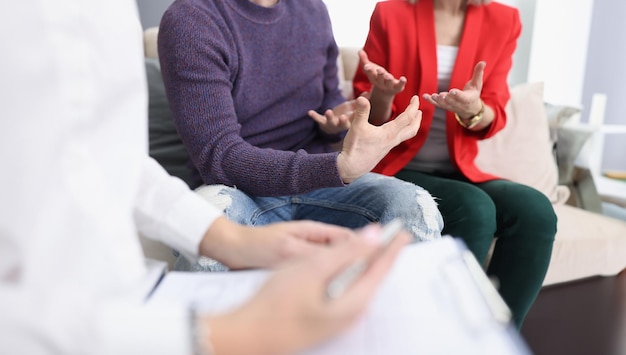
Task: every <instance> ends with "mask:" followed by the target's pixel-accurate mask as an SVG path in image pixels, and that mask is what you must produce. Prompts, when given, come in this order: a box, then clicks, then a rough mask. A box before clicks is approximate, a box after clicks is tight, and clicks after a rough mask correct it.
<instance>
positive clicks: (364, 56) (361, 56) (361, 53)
mask: <svg viewBox="0 0 626 355" xmlns="http://www.w3.org/2000/svg"><path fill="white" fill-rule="evenodd" d="M358 54H359V60H360V61H361V65H362V66H363V65H365V64H368V63H370V59H369V57H368V56H367V53H365V50H363V49H359V52H358Z"/></svg>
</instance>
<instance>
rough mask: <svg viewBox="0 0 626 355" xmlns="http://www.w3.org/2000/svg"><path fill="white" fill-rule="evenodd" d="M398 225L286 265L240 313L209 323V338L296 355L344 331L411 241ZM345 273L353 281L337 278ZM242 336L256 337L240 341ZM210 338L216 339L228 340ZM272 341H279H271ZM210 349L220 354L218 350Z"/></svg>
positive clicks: (370, 230) (372, 228)
mask: <svg viewBox="0 0 626 355" xmlns="http://www.w3.org/2000/svg"><path fill="white" fill-rule="evenodd" d="M398 223H399V222H394V224H392V225H390V227H387V230H388V231H389V229H390V228H391V227H393V228H392V229H393V230H395V233H383V228H382V227H381V226H380V225H379V224H372V225H368V226H366V227H365V228H363V229H362V230H360V231H358V232H357V237H356V238H350V239H349V240H347V241H344V242H341V243H337V244H336V245H332V246H330V247H329V248H326V249H323V250H320V251H319V252H318V253H315V254H314V255H311V256H309V257H306V258H303V259H300V260H295V261H293V262H290V263H288V264H286V265H285V266H283V267H281V268H280V269H278V270H277V271H276V272H275V273H274V274H273V276H272V277H270V279H269V280H268V281H267V282H266V284H265V285H264V286H263V287H262V288H261V289H260V290H259V293H258V294H257V295H256V297H254V298H253V299H252V300H251V301H249V302H248V303H246V304H245V305H244V306H243V307H241V308H239V309H238V310H237V311H234V313H229V314H226V315H224V316H223V317H221V316H217V317H212V318H211V319H209V326H210V328H211V329H212V332H213V333H215V332H220V333H222V332H224V333H228V332H229V330H228V329H230V330H231V331H232V334H231V335H233V336H237V337H239V338H240V339H247V336H251V337H253V338H257V337H258V338H259V339H265V341H264V343H265V345H266V346H265V347H264V348H263V349H256V350H257V351H258V352H255V353H256V354H259V355H261V354H291V353H295V352H297V351H300V350H302V349H305V348H307V347H309V346H311V345H313V344H316V343H318V342H320V341H322V340H324V339H327V338H330V337H331V336H333V335H336V334H337V333H338V332H340V331H342V330H345V329H346V328H347V327H348V326H349V325H350V324H352V323H353V322H354V321H355V320H356V319H357V318H358V317H359V316H360V315H361V314H362V313H363V312H364V311H365V309H366V308H367V306H368V304H369V301H370V300H371V298H372V296H373V294H374V292H375V291H376V289H377V287H378V285H379V284H380V282H381V281H382V279H383V278H384V277H385V275H386V274H387V273H388V271H389V269H390V268H391V266H392V265H393V262H394V260H395V259H396V257H397V255H398V253H399V252H400V250H401V249H402V248H403V247H404V246H405V245H406V244H408V243H409V242H410V240H411V236H410V234H409V233H408V232H406V231H401V228H399V226H398ZM401 225H402V224H401V223H400V226H401ZM383 234H387V235H389V234H393V235H395V237H394V238H386V239H388V240H391V241H390V242H386V241H383V240H381V237H382V236H383ZM387 243H388V244H387ZM356 264H363V266H361V267H359V271H358V272H356V273H355V272H354V271H346V270H354V268H355V266H354V265H356ZM348 273H349V274H351V275H352V276H350V277H347V276H341V275H346V274H348ZM333 280H334V281H333ZM331 285H341V286H331ZM329 286H330V288H331V289H332V288H334V287H337V290H338V291H331V294H332V296H330V295H329V292H328V289H329ZM329 296H330V297H329ZM268 305H273V306H271V307H268ZM234 320H235V321H234ZM259 323H260V324H259ZM259 325H263V326H262V327H261V326H259ZM259 329H262V331H261V332H259ZM246 330H250V332H252V330H254V333H255V334H245V336H244V335H242V332H246ZM261 333H262V334H261ZM276 334H280V335H281V336H280V337H277V336H276ZM214 335H216V337H215V338H214V339H220V338H221V336H228V334H221V336H217V334H214ZM275 338H280V339H281V341H280V342H278V341H273V340H272V339H274V340H275ZM214 345H215V348H216V352H218V353H219V351H218V348H219V344H214Z"/></svg>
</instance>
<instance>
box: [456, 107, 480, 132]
mask: <svg viewBox="0 0 626 355" xmlns="http://www.w3.org/2000/svg"><path fill="white" fill-rule="evenodd" d="M484 113H485V103H484V102H483V100H480V111H478V113H477V114H475V115H474V116H472V117H471V118H470V119H469V121H467V122H465V121H463V119H462V118H461V117H459V115H458V114H457V113H456V112H455V113H454V118H456V121H457V122H458V123H459V124H460V125H461V126H462V127H464V128H467V129H470V128H472V127H474V126H476V125H477V124H478V122H480V120H482V119H483V114H484Z"/></svg>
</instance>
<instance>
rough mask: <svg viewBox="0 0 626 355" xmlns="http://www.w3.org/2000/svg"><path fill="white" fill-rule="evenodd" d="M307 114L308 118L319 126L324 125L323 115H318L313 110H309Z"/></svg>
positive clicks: (324, 117) (324, 118)
mask: <svg viewBox="0 0 626 355" xmlns="http://www.w3.org/2000/svg"><path fill="white" fill-rule="evenodd" d="M307 114H308V115H309V117H311V118H312V119H313V120H314V121H315V122H317V123H319V124H320V125H325V124H326V121H327V119H326V116H325V115H320V114H319V113H317V112H315V111H314V110H309V112H307Z"/></svg>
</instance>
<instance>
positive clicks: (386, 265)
mask: <svg viewBox="0 0 626 355" xmlns="http://www.w3.org/2000/svg"><path fill="white" fill-rule="evenodd" d="M359 234H360V235H361V237H362V238H363V239H364V240H369V244H372V242H371V240H372V239H375V238H377V237H379V235H380V228H377V229H374V228H371V229H369V228H364V229H363V231H362V232H361V233H359ZM368 234H369V235H368ZM410 241H411V235H410V234H409V233H408V232H406V231H403V232H401V233H400V234H399V235H398V236H397V237H396V238H394V239H393V240H392V241H391V243H390V244H389V245H387V246H386V247H377V248H375V249H373V250H372V249H369V250H364V252H365V253H366V254H365V255H363V257H366V258H367V260H369V264H368V267H367V269H366V271H365V272H364V273H363V274H362V275H361V277H359V278H358V279H357V280H356V281H354V283H353V284H352V285H351V286H350V287H349V288H348V289H347V291H346V293H345V294H344V296H343V297H341V298H340V300H341V301H343V302H346V303H349V304H353V305H366V304H367V302H368V301H369V299H370V298H371V297H372V295H373V293H374V292H375V291H376V288H377V287H378V285H379V284H380V282H381V281H382V279H383V278H384V277H385V275H387V273H388V272H389V270H390V269H391V267H392V266H393V263H394V261H395V260H396V258H397V256H398V254H399V253H400V251H401V250H402V248H403V247H404V246H405V245H407V244H408V243H409V242H410Z"/></svg>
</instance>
